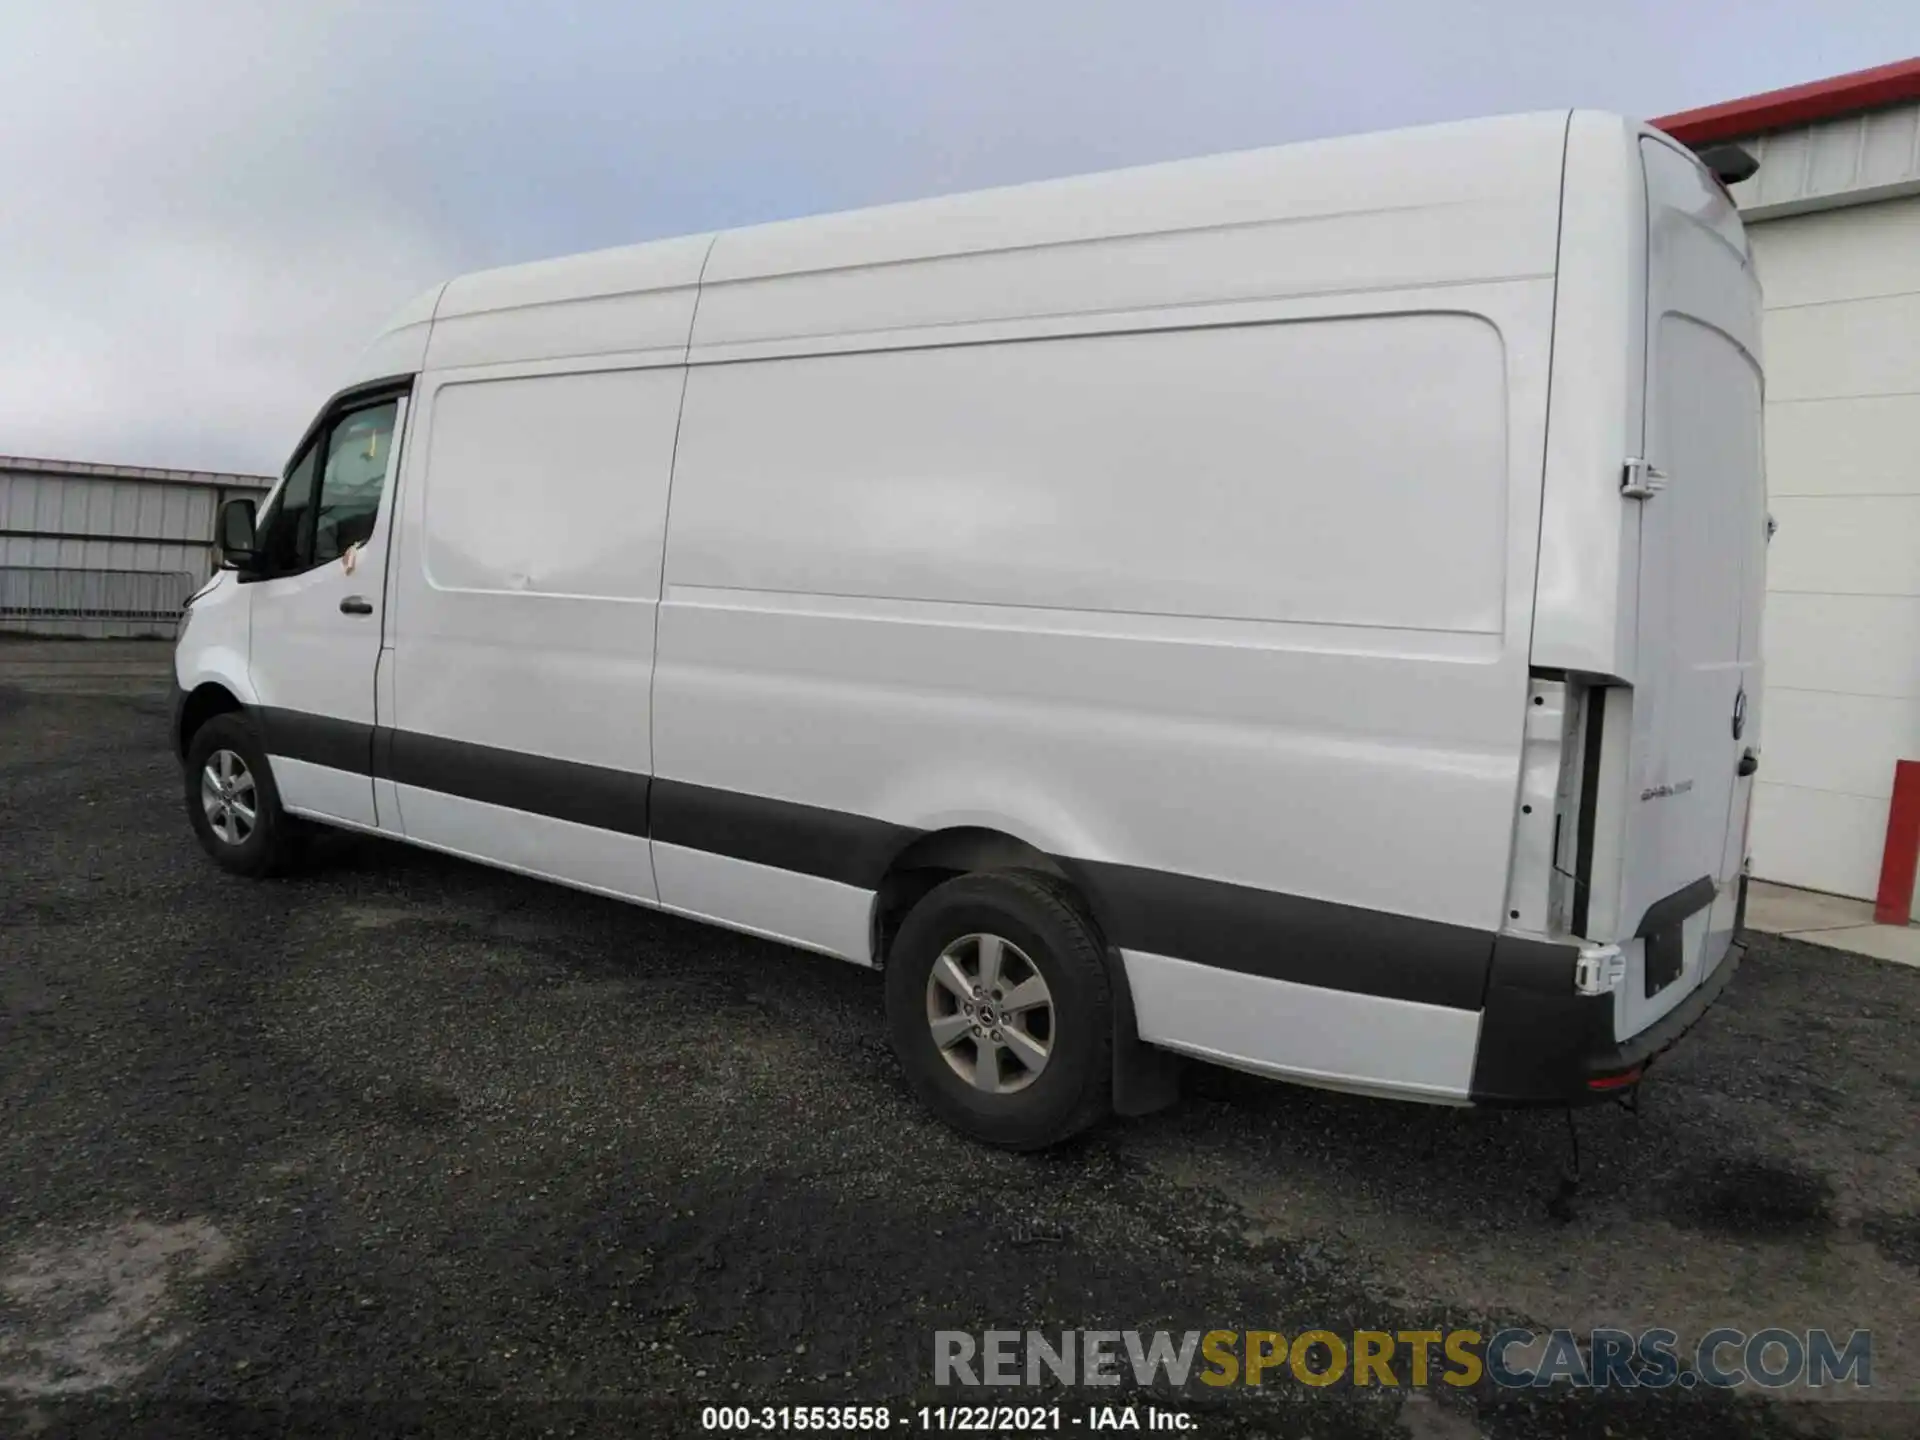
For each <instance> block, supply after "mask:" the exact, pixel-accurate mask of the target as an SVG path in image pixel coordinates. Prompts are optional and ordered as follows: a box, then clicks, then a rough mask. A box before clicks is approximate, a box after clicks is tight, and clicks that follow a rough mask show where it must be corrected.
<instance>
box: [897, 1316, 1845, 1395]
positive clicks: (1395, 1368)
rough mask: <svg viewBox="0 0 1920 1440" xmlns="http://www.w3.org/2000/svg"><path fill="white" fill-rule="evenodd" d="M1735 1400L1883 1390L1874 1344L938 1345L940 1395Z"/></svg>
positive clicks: (986, 1339) (1507, 1335)
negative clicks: (1630, 1393) (1445, 1391)
mask: <svg viewBox="0 0 1920 1440" xmlns="http://www.w3.org/2000/svg"><path fill="white" fill-rule="evenodd" d="M1483 1379H1490V1380H1492V1381H1493V1383H1494V1384H1496V1385H1502V1386H1506V1387H1509V1388H1520V1387H1528V1388H1540V1387H1545V1386H1550V1385H1556V1384H1561V1385H1571V1386H1577V1387H1581V1388H1594V1389H1655V1390H1659V1389H1666V1388H1669V1387H1678V1388H1680V1389H1693V1388H1694V1387H1696V1386H1702V1385H1704V1386H1710V1387H1713V1388H1716V1389H1734V1388H1738V1387H1741V1386H1758V1387H1761V1388H1765V1389H1784V1388H1787V1387H1789V1386H1813V1387H1822V1386H1832V1385H1848V1386H1851V1387H1853V1388H1855V1389H1863V1388H1865V1387H1867V1386H1870V1385H1871V1384H1872V1383H1873V1337H1872V1335H1871V1334H1870V1333H1869V1332H1868V1331H1865V1330H1854V1331H1851V1332H1849V1333H1848V1334H1847V1336H1846V1337H1845V1338H1844V1339H1836V1338H1835V1337H1834V1336H1833V1335H1831V1334H1830V1333H1829V1332H1827V1331H1825V1330H1798V1331H1796V1330H1786V1329H1781V1328H1769V1329H1764V1330H1755V1331H1751V1332H1748V1331H1744V1330H1734V1329H1718V1330H1710V1331H1708V1332H1707V1333H1706V1334H1705V1335H1702V1336H1701V1337H1700V1339H1699V1340H1698V1342H1696V1343H1694V1344H1693V1345H1691V1346H1689V1347H1686V1348H1683V1347H1682V1345H1681V1341H1680V1336H1679V1335H1678V1334H1677V1333H1676V1332H1675V1331H1672V1330H1666V1329H1649V1330H1643V1331H1640V1332H1638V1333H1637V1334H1636V1333H1634V1332H1632V1331H1628V1330H1617V1329H1604V1328H1603V1329H1596V1330H1592V1331H1589V1332H1586V1333H1585V1334H1581V1333H1578V1332H1575V1331H1572V1330H1520V1329H1510V1330H1496V1331H1494V1332H1493V1333H1492V1334H1491V1335H1483V1334H1482V1333H1481V1332H1480V1331H1478V1330H1461V1329H1454V1330H1396V1331H1388V1330H1354V1331H1347V1332H1339V1333H1336V1332H1334V1331H1331V1330H1303V1331H1300V1332H1298V1333H1296V1334H1293V1335H1284V1334H1282V1333H1281V1332H1279V1331H1277V1330H1208V1331H1206V1332H1204V1333H1203V1332H1201V1331H1198V1330H1188V1331H1185V1332H1184V1333H1180V1334H1175V1333H1173V1332H1170V1331H1166V1330H1152V1331H1142V1330H1063V1331H1059V1332H1055V1333H1051V1334H1049V1333H1045V1332H1042V1331H1038V1330H1027V1331H1020V1330H987V1331H984V1332H981V1333H980V1334H974V1333H972V1332H970V1331H964V1330H941V1331H937V1332H935V1335H934V1342H933V1380H934V1383H935V1384H936V1385H961V1386H1013V1385H1044V1384H1062V1385H1119V1384H1122V1383H1123V1382H1125V1381H1127V1380H1131V1381H1132V1382H1133V1383H1134V1384H1136V1385H1139V1386H1142V1387H1146V1386H1153V1385H1166V1386H1173V1387H1176V1388H1178V1387H1184V1386H1186V1385H1189V1384H1193V1383H1198V1384H1201V1385H1209V1386H1214V1387H1222V1386H1229V1385H1269V1384H1288V1383H1291V1384H1298V1385H1308V1386H1327V1385H1337V1384H1340V1383H1342V1382H1346V1383H1348V1384H1352V1385H1355V1386H1382V1387H1406V1388H1415V1389H1418V1388H1423V1387H1426V1386H1429V1385H1436V1384H1439V1385H1452V1386H1456V1387H1466V1386H1471V1385H1477V1384H1479V1383H1480V1382H1481V1381H1482V1380H1483Z"/></svg>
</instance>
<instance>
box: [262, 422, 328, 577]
mask: <svg viewBox="0 0 1920 1440" xmlns="http://www.w3.org/2000/svg"><path fill="white" fill-rule="evenodd" d="M317 450H318V447H317V446H308V447H307V449H306V450H305V451H304V452H303V453H302V454H301V456H300V458H299V459H298V460H296V461H294V462H293V467H292V468H291V469H290V470H288V471H287V478H286V481H285V482H284V483H283V484H282V485H281V486H280V488H279V489H278V490H276V491H274V493H273V495H272V497H271V498H270V499H269V500H268V501H267V504H266V508H265V510H263V511H262V512H261V515H260V519H259V520H258V522H256V525H255V529H256V530H257V531H258V532H259V536H260V539H259V542H258V543H259V546H260V555H261V558H262V560H263V562H264V563H263V564H262V566H261V574H262V576H267V575H294V574H298V573H299V572H300V571H302V570H304V569H306V568H307V560H306V558H305V553H304V552H305V548H306V545H305V540H306V533H307V518H308V513H309V512H310V511H311V510H312V508H313V472H314V456H315V454H316V453H317Z"/></svg>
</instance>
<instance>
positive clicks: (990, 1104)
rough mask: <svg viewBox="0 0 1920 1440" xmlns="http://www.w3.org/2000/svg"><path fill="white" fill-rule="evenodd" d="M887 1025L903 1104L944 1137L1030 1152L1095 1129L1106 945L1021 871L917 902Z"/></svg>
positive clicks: (1057, 896) (1075, 910)
mask: <svg viewBox="0 0 1920 1440" xmlns="http://www.w3.org/2000/svg"><path fill="white" fill-rule="evenodd" d="M887 1019H888V1028H889V1030H890V1032H891V1034H892V1039H893V1048H894V1052H895V1054H897V1055H898V1056H899V1057H900V1063H901V1065H902V1067H903V1068H904V1069H905V1070H906V1073H907V1078H908V1080H909V1082H910V1083H911V1084H912V1086H913V1088H914V1090H915V1092H916V1093H917V1094H918V1095H919V1096H920V1098H921V1099H922V1100H923V1101H925V1102H926V1104H927V1105H928V1107H929V1108H930V1109H932V1110H933V1111H934V1113H935V1114H937V1115H939V1116H940V1118H941V1119H943V1120H945V1121H946V1122H947V1123H948V1124H950V1125H952V1126H953V1127H954V1128H955V1129H958V1130H961V1131H963V1132H964V1133H966V1134H968V1135H971V1136H973V1137H974V1138H976V1139H979V1140H984V1141H986V1142H987V1143H988V1144H990V1145H1000V1146H1005V1147H1007V1148H1009V1149H1015V1150H1037V1149H1040V1148H1043V1147H1045V1146H1048V1145H1053V1144H1057V1143H1059V1142H1060V1141H1062V1140H1065V1139H1067V1138H1069V1137H1070V1136H1073V1135H1076V1134H1078V1133H1079V1132H1080V1131H1082V1130H1085V1129H1086V1128H1087V1127H1088V1126H1090V1125H1093V1124H1094V1123H1096V1122H1097V1121H1099V1120H1101V1119H1102V1118H1104V1117H1105V1116H1106V1114H1107V1113H1108V1110H1109V1108H1110V1106H1111V1095H1112V1081H1113V1051H1112V1046H1113V998H1112V987H1111V984H1110V982H1109V979H1108V975H1107V961H1106V945H1105V942H1104V941H1103V940H1102V939H1101V937H1100V934H1099V931H1098V930H1097V929H1096V928H1095V926H1094V924H1093V921H1092V920H1091V919H1090V918H1089V917H1088V915H1087V914H1086V912H1085V910H1084V908H1083V907H1082V906H1081V904H1080V902H1079V900H1078V898H1077V897H1076V896H1075V895H1074V894H1073V892H1072V891H1071V889H1069V888H1068V887H1067V886H1066V885H1065V884H1064V883H1063V882H1061V881H1059V880H1057V879H1055V878H1054V877H1053V876H1051V875H1046V874H1043V873H1041V872H1039V871H1031V870H1006V871H993V872H987V873H981V874H973V875H963V876H960V877H959V878H958V879H954V880H949V881H948V882H946V883H945V884H944V885H941V886H939V887H937V888H936V889H934V890H932V891H929V892H928V894H927V895H926V896H925V897H924V898H923V899H922V900H921V901H920V903H919V904H918V905H916V906H914V908H913V910H912V911H911V912H910V913H909V914H908V915H907V918H906V920H905V921H904V922H903V923H902V925H901V927H900V933H899V936H898V937H897V938H896V939H895V941H894V945H893V950H892V953H891V955H890V956H889V957H888V960H887Z"/></svg>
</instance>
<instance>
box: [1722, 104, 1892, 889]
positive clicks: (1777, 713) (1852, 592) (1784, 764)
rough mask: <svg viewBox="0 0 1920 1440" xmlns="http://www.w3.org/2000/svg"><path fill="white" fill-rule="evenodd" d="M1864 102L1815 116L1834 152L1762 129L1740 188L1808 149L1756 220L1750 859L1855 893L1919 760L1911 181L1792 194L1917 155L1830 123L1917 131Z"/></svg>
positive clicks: (1788, 878) (1862, 130)
mask: <svg viewBox="0 0 1920 1440" xmlns="http://www.w3.org/2000/svg"><path fill="white" fill-rule="evenodd" d="M1869 118H1871V117H1855V119H1854V121H1852V122H1835V123H1834V124H1831V125H1828V126H1825V127H1821V128H1822V129H1823V130H1824V131H1825V132H1826V133H1827V135H1828V138H1827V140H1826V141H1825V142H1824V143H1825V146H1826V149H1827V151H1828V152H1830V153H1829V155H1828V158H1827V161H1826V163H1825V164H1824V166H1823V165H1822V164H1820V163H1816V162H1818V161H1819V159H1820V154H1819V148H1818V147H1819V143H1821V142H1820V137H1819V136H1814V137H1812V138H1811V139H1808V138H1805V136H1806V134H1807V132H1790V134H1789V136H1788V137H1779V138H1775V137H1769V141H1768V143H1767V144H1765V145H1753V146H1752V148H1754V149H1756V150H1760V151H1761V152H1762V155H1763V169H1762V174H1761V176H1759V177H1756V178H1755V180H1754V181H1750V182H1747V185H1745V186H1742V187H1741V188H1742V189H1743V190H1746V189H1748V188H1749V187H1759V186H1760V184H1761V180H1762V178H1763V177H1764V176H1765V174H1766V170H1765V166H1766V164H1767V163H1768V161H1769V160H1781V159H1785V158H1786V157H1789V156H1791V157H1794V158H1795V159H1796V160H1798V161H1800V164H1799V165H1798V166H1797V168H1794V169H1791V170H1789V171H1788V173H1786V174H1784V175H1782V176H1779V177H1776V178H1775V180H1774V182H1773V188H1772V190H1771V192H1766V193H1770V195H1771V196H1772V202H1773V203H1772V204H1771V205H1764V204H1760V205H1756V213H1755V214H1754V216H1753V217H1752V218H1751V219H1750V225H1751V233H1752V237H1753V247H1754V253H1755V256H1756V263H1757V265H1758V268H1759V272H1760V278H1761V281H1762V284H1763V285H1764V286H1765V289H1766V334H1765V345H1766V361H1767V473H1768V490H1769V495H1770V505H1771V509H1772V511H1773V514H1774V516H1775V518H1776V519H1777V520H1778V522H1779V527H1780V528H1779V532H1778V534H1777V536H1776V537H1775V539H1774V542H1773V545H1772V547H1771V553H1770V555H1769V557H1768V574H1767V592H1768V598H1767V613H1766V622H1765V625H1766V629H1765V637H1764V638H1765V657H1766V663H1767V677H1766V678H1767V708H1766V716H1765V721H1764V732H1765V733H1764V737H1763V745H1764V759H1763V763H1762V767H1761V771H1760V776H1759V786H1758V789H1757V791H1756V793H1755V809H1754V821H1753V835H1752V849H1753V857H1754V871H1755V873H1756V874H1757V875H1759V876H1761V877H1762V878H1765V879H1769V880H1777V881H1781V882H1783V883H1786V884H1791V885H1802V886H1806V887H1808V888H1811V889H1817V890H1826V891H1831V892H1834V893H1836V894H1842V895H1854V896H1861V897H1871V896H1872V895H1873V893H1874V891H1875V889H1876V887H1877V885H1878V882H1879V874H1880V860H1881V852H1882V848H1883V845H1884V843H1885V835H1886V823H1887V806H1888V800H1889V797H1890V795H1891V792H1892V783H1893V768H1894V762H1895V761H1896V760H1900V759H1920V197H1911V196H1909V197H1905V198H1893V199H1878V200H1871V201H1870V202H1869V203H1852V198H1854V197H1857V196H1858V195H1859V193H1860V192H1859V191H1858V190H1857V189H1856V190H1855V191H1854V192H1851V196H1850V195H1849V193H1848V192H1846V191H1844V190H1839V191H1835V190H1832V189H1831V188H1829V189H1828V190H1826V191H1823V192H1822V193H1820V194H1819V196H1818V199H1819V200H1820V202H1821V203H1824V204H1826V205H1829V206H1831V205H1833V204H1834V203H1835V201H1836V199H1839V200H1841V201H1842V208H1827V209H1821V210H1812V211H1809V210H1806V209H1804V208H1801V206H1799V205H1795V204H1794V199H1795V198H1796V197H1798V198H1805V197H1804V195H1801V194H1800V192H1806V191H1809V190H1816V191H1817V190H1820V188H1821V185H1822V184H1823V183H1824V184H1825V185H1827V186H1828V187H1832V186H1836V185H1838V184H1839V183H1840V180H1841V178H1843V177H1840V175H1839V171H1840V170H1841V169H1843V168H1845V167H1843V166H1842V165H1841V161H1840V159H1839V158H1835V156H1836V155H1841V154H1842V152H1844V153H1845V154H1850V155H1851V156H1852V157H1853V158H1852V160H1851V162H1850V164H1851V166H1852V169H1851V170H1850V171H1849V172H1848V173H1849V174H1851V175H1853V176H1854V177H1855V178H1856V179H1859V180H1871V181H1876V182H1879V185H1885V184H1888V183H1891V181H1890V180H1889V176H1890V175H1891V174H1892V172H1893V171H1894V169H1895V168H1896V164H1895V162H1896V160H1905V161H1907V162H1909V163H1911V162H1913V161H1914V159H1915V156H1914V154H1913V153H1912V152H1910V151H1909V152H1905V153H1903V154H1902V155H1900V156H1893V155H1892V151H1893V150H1894V149H1897V148H1898V147H1896V146H1892V145H1891V144H1890V143H1889V144H1888V146H1886V147H1885V148H1887V150H1888V154H1887V155H1885V156H1881V157H1880V158H1879V159H1878V160H1877V161H1873V163H1872V164H1869V163H1868V162H1869V161H1872V160H1873V157H1872V156H1871V155H1870V154H1868V152H1866V151H1865V150H1863V149H1862V148H1860V145H1856V146H1855V147H1854V148H1853V149H1852V150H1850V151H1847V150H1845V147H1843V146H1840V145H1839V144H1838V142H1837V141H1836V140H1835V139H1834V138H1833V137H1834V136H1837V135H1840V134H1842V133H1843V127H1844V126H1846V125H1848V124H1851V125H1852V126H1853V132H1852V133H1853V134H1854V136H1855V138H1856V140H1860V139H1862V137H1868V138H1870V137H1873V136H1881V137H1885V136H1888V135H1897V134H1907V135H1914V134H1920V132H1916V131H1913V130H1911V129H1909V130H1907V131H1904V132H1903V131H1901V130H1900V129H1899V126H1900V125H1901V124H1905V123H1906V120H1905V118H1904V116H1902V117H1898V123H1895V120H1892V119H1886V118H1882V119H1879V120H1876V121H1875V122H1874V123H1873V124H1872V125H1868V124H1867V123H1866V121H1867V119H1869ZM1793 135H1801V136H1802V137H1803V138H1802V139H1800V140H1798V141H1796V140H1794V139H1792V138H1791V137H1792V136H1793ZM1783 168H1785V167H1783ZM1876 189H1878V187H1877V186H1876ZM1878 193H1881V194H1885V193H1886V191H1885V190H1884V189H1879V190H1878ZM1743 198H1745V197H1744V196H1743ZM1755 198H1756V200H1758V199H1759V198H1760V197H1758V196H1756V197H1755ZM1780 207H1787V208H1780ZM1767 214H1771V216H1772V217H1773V218H1766V215H1767Z"/></svg>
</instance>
